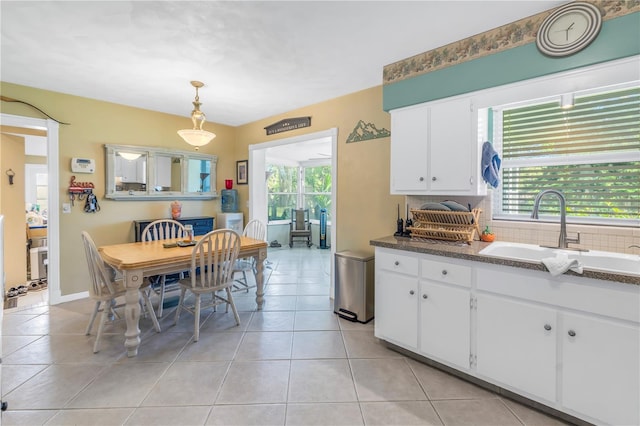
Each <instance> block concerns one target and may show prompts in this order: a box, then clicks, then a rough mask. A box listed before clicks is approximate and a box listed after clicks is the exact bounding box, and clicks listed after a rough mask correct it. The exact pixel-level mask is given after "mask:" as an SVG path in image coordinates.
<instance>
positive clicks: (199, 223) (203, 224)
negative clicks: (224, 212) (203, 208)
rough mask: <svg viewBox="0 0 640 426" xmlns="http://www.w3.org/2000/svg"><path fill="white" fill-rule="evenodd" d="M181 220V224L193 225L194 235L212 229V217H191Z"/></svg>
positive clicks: (202, 233)
mask: <svg viewBox="0 0 640 426" xmlns="http://www.w3.org/2000/svg"><path fill="white" fill-rule="evenodd" d="M181 222H182V224H183V225H187V224H190V225H193V232H194V234H195V235H204V234H206V233H207V232H210V231H213V219H192V220H184V221H181Z"/></svg>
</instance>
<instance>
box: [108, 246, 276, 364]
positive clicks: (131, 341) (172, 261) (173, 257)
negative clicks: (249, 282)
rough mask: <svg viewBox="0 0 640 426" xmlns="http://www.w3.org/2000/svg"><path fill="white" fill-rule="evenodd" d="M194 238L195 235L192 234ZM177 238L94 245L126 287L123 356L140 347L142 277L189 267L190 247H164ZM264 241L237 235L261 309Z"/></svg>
mask: <svg viewBox="0 0 640 426" xmlns="http://www.w3.org/2000/svg"><path fill="white" fill-rule="evenodd" d="M195 239H196V240H197V239H198V237H195ZM172 242H177V240H156V241H146V242H137V243H124V244H112V245H105V246H101V247H99V248H98V251H99V253H100V255H101V256H102V259H103V260H104V261H105V262H106V263H107V264H109V265H110V266H111V267H113V268H114V269H116V270H118V271H120V272H121V273H122V276H123V280H124V285H125V288H126V294H125V307H124V309H125V320H126V324H127V331H126V332H125V342H124V346H125V348H126V350H127V356H129V357H134V356H137V355H138V347H139V346H140V327H139V321H140V302H139V301H140V287H141V286H142V283H143V282H144V280H145V278H147V277H151V276H155V275H165V274H171V273H177V272H182V271H188V270H189V269H191V253H192V251H193V247H192V246H186V247H181V246H174V247H169V248H167V247H165V245H167V243H172ZM267 247H268V245H267V243H266V242H265V241H262V240H256V239H253V238H249V237H245V236H241V237H240V251H239V253H238V258H239V259H240V258H251V257H253V258H254V259H255V264H256V305H257V309H258V310H261V309H262V305H263V303H264V260H265V259H266V258H267Z"/></svg>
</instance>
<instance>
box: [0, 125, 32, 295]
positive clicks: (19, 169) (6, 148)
mask: <svg viewBox="0 0 640 426" xmlns="http://www.w3.org/2000/svg"><path fill="white" fill-rule="evenodd" d="M24 162H25V155H24V138H22V137H20V136H14V135H9V134H0V172H1V177H0V182H1V183H0V214H2V215H4V217H5V224H4V256H5V258H4V271H5V278H6V281H5V290H6V289H8V288H11V287H17V286H18V285H22V284H25V282H26V280H27V256H26V252H27V246H26V244H27V233H26V219H25V211H24ZM9 169H11V170H13V171H14V172H15V176H14V177H13V185H9V178H8V176H7V175H6V171H7V170H9Z"/></svg>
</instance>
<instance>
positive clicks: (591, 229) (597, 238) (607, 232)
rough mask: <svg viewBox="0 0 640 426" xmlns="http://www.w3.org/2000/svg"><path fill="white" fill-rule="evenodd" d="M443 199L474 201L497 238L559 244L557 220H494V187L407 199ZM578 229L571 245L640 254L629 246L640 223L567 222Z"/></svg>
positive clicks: (638, 238)
mask: <svg viewBox="0 0 640 426" xmlns="http://www.w3.org/2000/svg"><path fill="white" fill-rule="evenodd" d="M444 200H453V201H456V202H458V203H460V204H462V205H464V206H466V205H468V204H471V207H472V208H479V209H481V210H482V213H481V214H480V231H482V230H483V229H484V228H485V227H486V226H487V225H488V226H489V228H490V229H491V232H493V233H494V234H495V236H496V240H497V241H510V242H514V243H525V244H538V245H549V246H555V245H557V244H558V234H559V232H560V224H559V223H558V222H556V223H548V222H547V223H545V222H516V221H506V220H491V217H492V205H491V191H489V195H487V196H486V197H471V196H469V197H465V196H449V195H447V196H444V195H443V196H431V195H430V196H418V195H409V196H407V197H406V200H405V201H406V204H407V206H408V207H409V208H410V209H417V208H419V207H420V206H421V205H422V204H424V203H426V202H439V201H444ZM558 221H559V218H558ZM577 232H580V244H572V245H571V246H572V247H580V248H584V249H589V250H602V251H613V252H618V253H629V254H640V249H638V248H629V246H630V245H632V244H636V245H640V228H638V227H618V226H595V225H573V224H570V223H568V224H567V235H568V236H569V237H575V234H576V233H577Z"/></svg>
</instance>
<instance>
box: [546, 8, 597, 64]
mask: <svg viewBox="0 0 640 426" xmlns="http://www.w3.org/2000/svg"><path fill="white" fill-rule="evenodd" d="M601 26H602V18H601V16H600V11H599V10H598V8H597V7H595V6H594V5H592V4H590V3H583V2H574V3H569V4H567V5H565V6H562V7H560V8H558V9H557V10H556V11H555V12H553V13H552V14H551V15H549V16H548V17H547V18H546V19H545V20H544V22H543V23H542V25H541V26H540V28H539V29H538V34H537V37H536V44H537V46H538V49H539V50H540V51H541V52H542V53H544V54H545V55H547V56H568V55H572V54H574V53H576V52H578V51H580V50H582V49H584V48H585V47H587V46H588V45H589V43H591V42H592V41H593V40H594V39H595V38H596V36H597V35H598V32H599V31H600V27H601Z"/></svg>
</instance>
